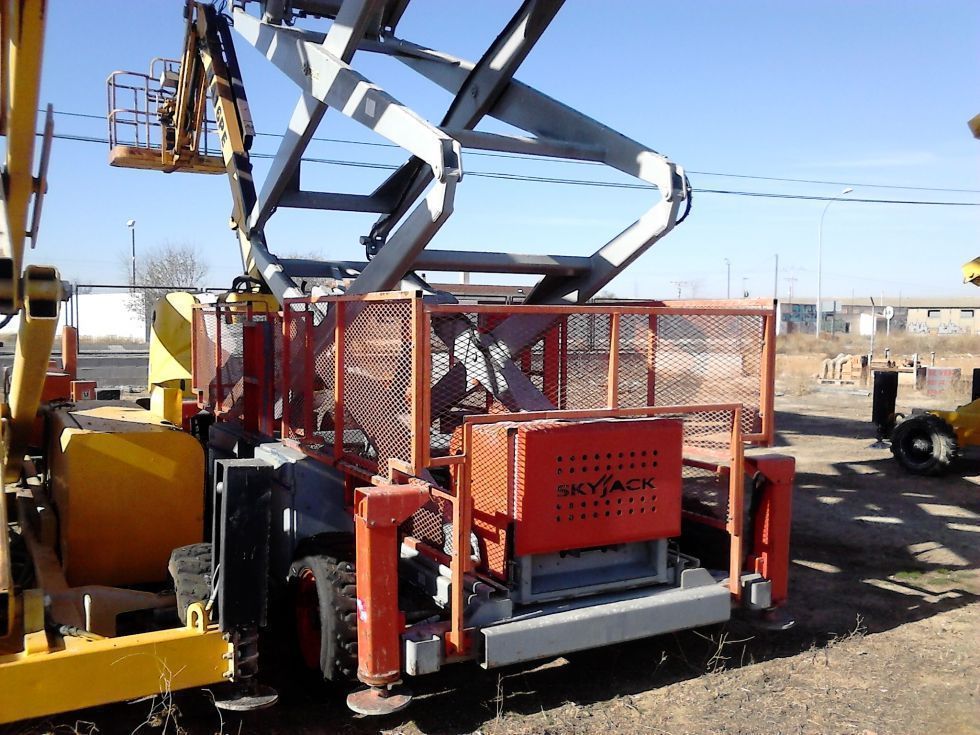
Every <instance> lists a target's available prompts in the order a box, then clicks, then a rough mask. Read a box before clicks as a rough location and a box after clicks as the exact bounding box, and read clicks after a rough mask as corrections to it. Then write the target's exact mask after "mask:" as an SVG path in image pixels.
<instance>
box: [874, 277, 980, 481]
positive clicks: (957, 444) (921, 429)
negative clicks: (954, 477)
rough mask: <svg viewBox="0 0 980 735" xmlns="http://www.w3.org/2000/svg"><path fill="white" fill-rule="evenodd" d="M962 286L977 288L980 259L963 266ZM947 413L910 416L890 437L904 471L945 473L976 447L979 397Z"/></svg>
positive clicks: (979, 441) (979, 424) (979, 443)
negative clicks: (964, 451) (962, 454)
mask: <svg viewBox="0 0 980 735" xmlns="http://www.w3.org/2000/svg"><path fill="white" fill-rule="evenodd" d="M963 281H964V283H972V284H973V285H975V286H980V258H974V259H973V260H971V261H970V262H969V263H966V264H964V265H963ZM976 390H977V387H976V386H974V395H973V400H972V401H971V402H970V403H966V404H964V405H962V406H959V407H958V408H954V409H953V410H951V411H941V410H931V411H923V412H916V413H913V414H912V416H910V417H909V418H907V419H905V420H904V421H902V422H901V423H899V424H898V425H897V426H895V429H894V431H892V434H891V443H892V454H894V455H895V459H897V460H898V462H899V464H901V465H902V466H903V467H904V468H905V469H907V470H908V471H909V472H914V473H916V474H920V475H938V474H941V473H943V472H945V471H946V469H948V467H949V465H950V464H951V463H952V462H953V460H955V459H956V457H957V456H958V455H959V452H960V449H962V448H963V447H969V446H974V447H977V446H980V396H977V394H976Z"/></svg>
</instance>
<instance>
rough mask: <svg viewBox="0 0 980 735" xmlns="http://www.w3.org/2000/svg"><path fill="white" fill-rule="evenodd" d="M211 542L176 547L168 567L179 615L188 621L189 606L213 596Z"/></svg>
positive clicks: (182, 621)
mask: <svg viewBox="0 0 980 735" xmlns="http://www.w3.org/2000/svg"><path fill="white" fill-rule="evenodd" d="M211 555H212V552H211V544H191V545H190V546H181V547H180V548H178V549H174V550H173V551H172V552H171V554H170V563H169V564H168V565H167V569H168V570H169V571H170V576H171V578H172V579H173V581H174V591H175V592H176V594H177V615H178V617H179V618H180V622H181V623H185V624H186V623H187V608H188V607H189V606H190V605H191V604H192V603H195V602H206V601H207V600H208V598H210V597H211Z"/></svg>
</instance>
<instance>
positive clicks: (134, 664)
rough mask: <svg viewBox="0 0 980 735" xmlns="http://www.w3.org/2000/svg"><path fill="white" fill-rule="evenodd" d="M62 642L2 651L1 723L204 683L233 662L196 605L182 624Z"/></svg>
mask: <svg viewBox="0 0 980 735" xmlns="http://www.w3.org/2000/svg"><path fill="white" fill-rule="evenodd" d="M60 643H61V648H59V649H58V650H54V651H51V652H49V653H36V654H27V653H24V652H21V653H18V654H13V655H8V656H2V657H0V723H8V722H16V721H17V720H23V719H27V718H29V717H43V716H46V715H52V714H55V713H58V712H67V711H70V710H75V709H82V708H84V707H94V706H96V705H100V704H108V703H110V702H119V701H123V700H127V699H134V698H136V697H143V696H148V695H151V694H162V693H166V692H170V691H176V690H178V689H188V688H191V687H199V686H207V685H208V684H214V683H218V682H222V681H225V680H226V679H228V678H229V677H230V675H231V672H232V668H233V660H232V652H233V649H232V646H231V644H230V643H228V642H226V641H225V640H224V639H223V638H222V635H221V633H220V632H219V631H218V629H217V627H216V626H214V625H212V624H211V623H210V621H209V620H208V616H207V613H206V612H205V610H204V608H203V606H202V605H200V604H199V603H196V604H194V605H192V606H191V607H190V609H189V611H188V616H187V625H186V626H185V627H183V628H173V629H170V630H162V631H155V632H152V633H141V634H138V635H131V636H122V637H119V638H104V639H101V640H94V641H92V640H85V639H81V638H66V639H63V640H62V641H61V642H60Z"/></svg>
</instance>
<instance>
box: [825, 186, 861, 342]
mask: <svg viewBox="0 0 980 735" xmlns="http://www.w3.org/2000/svg"><path fill="white" fill-rule="evenodd" d="M852 191H854V189H852V188H851V187H847V188H846V189H844V190H843V191H842V192H841V193H840V194H838V195H837V196H835V197H834V198H833V199H830V200H829V201H828V202H827V204H826V206H824V208H823V212H821V213H820V223H819V224H818V225H817V332H816V334H817V339H819V338H820V319H821V312H820V309H821V306H820V297H821V295H822V294H821V293H820V286H821V283H820V282H821V273H822V271H823V218H824V217H825V216H827V210H828V209H830V205H831V204H833V203H834V202H836V201H837V200H838V199H840V198H841V197H845V196H847V195H848V194H850V193H851V192H852Z"/></svg>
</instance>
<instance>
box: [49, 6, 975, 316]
mask: <svg viewBox="0 0 980 735" xmlns="http://www.w3.org/2000/svg"><path fill="white" fill-rule="evenodd" d="M518 4H519V3H518V2H517V1H516V0H514V2H505V1H504V0H467V1H466V2H465V3H464V2H462V0H456V1H452V0H415V2H413V4H412V7H411V9H410V10H409V12H408V13H407V14H406V16H405V18H404V20H403V22H402V24H401V25H400V26H399V35H400V36H402V37H403V38H407V39H410V40H413V41H416V42H418V43H422V44H425V45H432V46H434V47H436V48H442V49H444V50H447V51H450V52H452V53H455V54H457V55H460V56H464V57H468V58H471V59H476V58H478V57H479V55H480V53H481V52H482V50H483V49H484V48H485V47H486V45H487V44H488V43H489V41H490V40H491V39H492V37H493V36H494V35H496V33H497V32H498V31H499V29H500V28H501V27H502V26H503V24H504V22H505V21H506V19H507V18H509V16H510V14H511V13H512V12H513V10H514V9H515V8H516V7H517V5H518ZM182 5H183V3H182V1H181V2H178V1H177V0H140V2H124V1H123V0H107V1H105V2H100V3H97V4H96V3H78V2H69V0H51V2H49V20H48V30H47V38H46V55H45V60H44V77H43V84H42V90H41V99H42V103H44V102H51V103H52V104H53V105H54V106H55V109H56V110H59V111H64V112H75V113H87V114H96V115H100V114H104V113H105V79H106V76H107V75H108V74H109V72H111V71H113V70H115V69H131V70H145V69H146V68H147V66H148V63H149V60H150V58H151V57H153V56H171V57H172V56H177V55H179V53H180V50H181V41H182V34H183V21H182V18H181V7H182ZM461 8H465V13H463V12H461V10H460V9H461ZM236 40H238V41H240V42H239V43H237V49H238V51H239V57H240V60H241V63H242V67H243V76H244V80H245V85H246V89H247V91H248V96H249V102H250V104H251V107H252V114H253V117H254V119H255V123H256V128H257V129H258V130H259V131H261V132H268V133H278V132H280V131H281V130H283V129H284V128H285V125H286V122H287V120H288V118H289V115H290V113H291V111H292V108H293V105H294V103H295V100H296V98H297V95H298V90H297V88H296V87H294V85H293V84H292V83H291V82H290V81H289V80H288V79H286V78H285V77H284V76H283V75H281V74H280V73H279V72H278V70H276V69H275V68H274V67H273V66H272V65H271V64H270V63H269V62H267V61H266V60H265V59H264V58H263V57H261V56H260V55H259V54H258V53H256V52H255V51H254V50H253V49H252V48H251V47H250V46H248V44H247V43H246V42H245V41H243V40H241V39H240V38H237V37H236ZM355 66H356V67H357V68H359V69H360V70H361V71H362V72H363V73H365V74H366V75H367V76H368V77H369V78H371V79H373V80H375V81H377V82H378V83H380V84H381V85H382V86H383V87H385V88H386V89H387V90H388V91H389V92H391V93H392V94H393V95H394V96H395V97H396V98H398V99H400V100H401V101H403V102H405V103H406V104H409V105H411V106H414V107H416V109H418V110H419V111H420V112H421V113H423V114H424V115H426V116H429V117H430V118H438V117H440V116H441V114H442V112H443V111H444V109H445V106H446V105H447V104H448V102H449V98H448V96H447V95H446V94H445V93H443V92H442V91H441V90H438V89H436V88H434V87H433V86H431V85H430V84H429V83H428V82H426V81H425V80H424V79H422V78H420V77H416V76H415V75H413V74H412V73H411V72H409V71H407V70H406V69H404V68H402V67H401V65H400V64H398V63H397V62H394V61H391V60H389V59H384V58H378V57H374V56H368V55H366V54H362V55H359V56H357V57H355ZM518 77H519V78H520V79H521V80H522V81H525V82H527V83H529V84H531V85H533V86H535V87H537V88H539V89H540V90H542V91H544V92H545V93H547V94H549V95H551V96H553V97H556V98H558V99H560V100H562V101H563V102H566V103H567V104H570V105H571V106H573V107H576V108H578V109H580V110H581V111H583V112H585V113H586V114H589V115H591V116H593V117H595V118H597V119H598V120H600V121H601V122H604V123H606V124H608V125H610V126H612V127H613V128H616V129H618V130H620V131H621V132H623V133H624V134H626V135H629V136H630V137H632V138H635V139H636V140H638V141H640V142H641V143H644V144H645V145H648V146H650V147H651V148H653V149H655V150H657V151H659V152H661V153H664V154H666V155H668V156H669V157H670V158H671V159H672V160H674V161H675V162H677V163H678V164H680V165H682V166H684V167H685V168H686V169H688V170H689V171H690V178H691V181H692V184H693V186H695V187H696V188H711V189H739V190H745V191H761V192H777V193H788V194H806V195H830V196H832V195H835V194H837V193H839V192H840V191H841V190H842V189H843V188H844V186H853V187H854V189H855V191H854V193H853V194H851V195H850V196H851V197H865V198H887V199H923V200H942V201H964V202H980V165H978V164H980V141H977V140H974V139H973V138H972V137H971V135H970V132H969V130H968V128H967V125H966V122H967V120H968V119H969V118H970V117H972V116H973V115H975V114H977V113H978V112H980V3H978V2H976V1H975V0H960V1H957V0H948V1H943V2H926V1H925V0H922V1H921V2H896V1H895V0H880V1H872V0H867V1H864V2H858V1H856V0H855V1H853V2H843V1H841V2H834V1H831V0H825V1H823V2H816V1H810V2H775V1H770V2H754V3H734V2H708V1H706V2H698V3H666V2H653V1H650V2H639V1H629V0H604V1H603V2H599V1H598V0H568V2H567V3H566V6H565V7H564V8H563V10H562V11H561V12H560V13H559V15H558V18H557V19H556V20H555V22H554V23H553V24H552V26H551V27H550V28H549V29H548V31H547V32H546V34H545V36H544V37H543V38H542V40H541V41H540V42H539V43H538V45H537V47H536V48H535V49H534V51H533V52H532V54H531V56H530V57H529V58H528V60H527V61H526V62H525V64H524V66H523V67H522V69H521V72H520V73H519V74H518ZM56 126H57V127H56V132H58V133H63V134H76V135H91V136H103V137H104V135H105V123H104V122H100V121H97V120H90V119H84V118H77V117H68V116H63V115H62V116H58V117H57V118H56ZM490 129H499V127H498V128H493V127H491V128H490ZM318 135H320V136H324V137H335V138H343V139H351V140H358V141H364V142H375V141H380V139H379V138H376V137H374V136H373V134H372V133H371V132H370V131H366V130H363V129H361V128H360V127H359V126H357V125H356V124H355V123H351V122H350V121H348V120H346V119H345V118H343V116H341V115H340V114H339V113H336V112H330V113H328V115H327V117H326V118H325V120H324V122H323V124H322V125H321V127H320V131H319V133H318ZM277 143H278V140H277V139H276V138H275V137H268V136H263V137H259V138H258V139H257V141H256V144H255V146H254V148H253V150H255V151H260V152H274V151H275V148H276V145H277ZM107 153H108V151H107V147H106V146H103V145H97V144H93V143H82V142H74V141H66V140H57V141H55V144H54V151H53V159H52V164H51V169H50V173H49V180H50V183H49V186H50V188H49V193H48V197H47V199H46V201H45V210H44V215H45V217H44V221H43V224H42V231H41V237H40V241H39V247H38V249H37V250H35V251H34V252H33V253H32V254H31V256H30V257H31V260H32V261H33V262H37V263H53V264H55V265H58V266H60V267H61V269H62V273H63V275H64V277H67V278H71V279H73V280H78V281H82V282H112V283H118V282H123V281H124V278H125V276H124V272H125V271H124V270H123V268H124V266H123V265H122V261H123V259H124V258H125V257H126V255H127V254H128V252H129V232H128V231H127V229H126V220H128V219H130V218H133V219H136V220H137V248H138V250H140V251H144V250H147V249H151V248H153V247H155V246H158V245H159V244H161V243H163V242H166V241H170V242H176V243H187V244H191V245H193V246H194V247H196V248H197V249H198V251H199V252H200V253H201V255H202V256H203V258H204V259H205V260H206V261H207V262H208V264H209V265H210V277H209V282H210V283H212V284H214V285H223V284H226V283H228V282H230V280H231V278H232V277H233V276H234V275H236V274H237V273H238V272H239V271H240V267H241V264H240V260H239V255H238V250H237V244H236V241H235V239H234V237H233V235H232V234H231V233H230V231H229V230H228V228H227V221H228V214H229V212H230V206H231V203H230V197H229V191H228V186H227V183H226V181H225V179H224V178H223V176H193V175H188V174H172V175H164V174H160V173H156V172H146V171H134V170H123V169H113V168H110V167H109V166H108V164H107ZM309 155H312V156H318V157H329V158H334V159H346V160H358V161H370V162H378V163H389V164H390V163H397V162H398V161H399V156H398V154H397V151H394V150H390V149H386V148H378V147H368V146H357V145H350V144H330V143H314V145H313V146H311V148H310V150H309ZM463 163H464V170H470V171H501V172H510V173H519V174H532V175H539V176H560V177H568V178H579V179H603V180H610V181H623V180H625V179H624V178H623V177H620V176H619V175H618V174H616V173H615V172H609V171H606V170H604V169H603V168H601V167H597V166H593V165H581V164H570V163H555V162H542V161H537V160H533V161H528V160H513V159H501V158H492V157H485V156H479V155H473V154H472V153H471V154H469V155H467V154H466V153H465V152H464V161H463ZM255 168H256V174H257V178H258V180H259V181H261V180H262V179H263V177H264V175H265V171H266V168H267V162H265V161H256V162H255ZM695 171H697V172H702V173H694V172H695ZM707 172H711V173H707ZM715 173H732V174H751V175H760V176H775V177H790V178H802V179H815V180H826V181H833V182H843V183H839V184H837V183H828V184H794V183H786V182H776V181H764V180H753V179H733V178H726V177H719V176H717V175H714V174H715ZM384 174H385V172H383V171H372V170H364V169H354V168H349V167H338V166H326V165H317V164H307V165H306V166H305V167H304V173H303V175H304V186H306V187H311V188H312V187H313V186H320V187H322V188H324V189H333V190H336V191H352V192H366V191H369V190H370V189H371V188H373V186H374V185H376V184H377V183H378V182H380V181H381V180H382V178H383V176H384ZM866 184H884V185H899V186H916V187H939V188H953V189H969V190H974V191H972V192H940V191H915V190H905V189H880V188H871V187H869V186H866ZM653 196H655V194H654V193H653V192H644V191H629V190H620V189H603V188H594V187H579V186H560V185H546V184H540V183H530V182H511V181H507V182H504V181H499V180H492V179H486V178H478V177H469V178H466V177H465V176H464V180H463V182H462V184H461V186H460V187H459V190H458V193H457V201H456V211H455V214H454V215H453V217H452V218H451V219H450V221H449V223H448V224H447V225H446V226H445V227H444V228H443V230H442V231H441V232H440V233H439V235H438V236H437V238H436V240H435V242H434V243H433V245H432V247H438V248H459V249H467V250H512V251H519V252H531V253H568V254H588V253H591V252H592V251H594V250H595V249H596V248H598V247H599V246H600V245H601V244H602V243H603V242H605V241H606V240H607V239H609V238H610V237H611V236H613V235H615V234H616V233H617V232H619V231H620V230H621V229H622V228H623V227H625V226H626V225H628V224H629V223H630V222H632V221H633V219H635V217H636V216H637V215H639V214H640V213H642V212H643V211H644V210H645V209H646V208H648V207H649V206H650V204H651V203H652V201H653ZM823 206H824V203H823V202H817V201H799V200H779V199H757V198H749V197H738V196H724V195H718V194H707V193H705V194H701V195H696V197H695V201H694V208H693V211H692V213H691V215H690V217H689V218H688V220H687V221H686V222H684V223H683V224H682V225H680V226H679V227H678V228H677V229H676V230H675V231H674V232H673V233H671V234H670V235H668V236H667V237H666V238H664V239H663V240H662V241H661V242H660V243H659V244H657V245H655V246H654V247H653V248H652V249H651V250H650V251H649V252H648V253H647V254H645V255H644V256H643V257H642V258H641V259H640V260H639V261H637V262H636V263H635V264H634V265H633V266H632V267H631V268H629V269H628V270H627V271H626V272H625V273H624V274H622V275H621V276H620V277H619V278H618V279H617V280H616V281H615V282H614V283H613V284H612V286H611V290H613V291H614V292H615V293H616V294H617V295H619V296H626V297H634V296H636V297H670V296H674V295H676V293H677V290H676V287H675V285H674V282H683V283H684V285H683V286H682V290H683V293H684V295H685V296H689V295H695V296H697V297H704V298H710V297H719V296H724V295H725V289H726V280H725V279H726V276H725V272H726V271H725V264H724V259H725V258H728V259H729V260H730V261H731V263H732V266H731V283H732V293H733V295H734V294H736V293H738V292H740V291H741V289H742V286H743V283H744V285H745V287H746V288H747V289H748V290H749V292H750V293H751V295H753V296H766V295H771V294H772V293H773V285H774V284H773V281H774V267H773V266H774V256H775V255H776V254H778V256H779V266H780V279H779V296H780V298H783V299H785V298H787V297H788V295H789V291H790V288H791V287H792V288H793V290H794V296H796V297H800V296H812V295H813V294H814V293H815V283H816V275H815V274H816V243H817V223H818V220H819V218H820V212H821V210H822V208H823ZM372 222H373V215H354V214H339V213H328V212H321V213H301V212H295V211H282V212H280V213H277V214H276V215H275V216H274V217H273V218H272V220H271V221H270V224H269V226H268V229H267V233H268V237H269V241H270V245H271V246H272V248H273V250H276V251H279V252H282V253H317V254H320V255H322V256H323V257H326V258H344V259H360V258H361V257H362V250H361V247H360V246H359V245H358V236H359V235H361V234H364V233H365V232H366V231H367V229H368V228H369V227H370V225H371V223H372ZM823 247H824V270H823V272H824V286H823V293H824V295H825V297H827V298H830V297H832V296H840V297H845V298H850V297H851V295H852V294H854V296H856V297H858V298H862V297H867V296H871V295H873V296H875V298H876V301H877V300H878V297H879V296H881V295H884V296H885V298H886V300H887V301H889V302H895V301H896V300H897V298H898V296H899V294H900V293H901V294H902V295H903V296H974V295H975V289H973V290H972V291H971V290H970V287H967V286H963V285H961V284H960V283H959V266H960V265H961V264H962V263H963V262H965V261H967V260H969V259H970V258H972V257H974V256H976V255H977V254H980V207H925V206H913V205H884V204H864V203H848V202H839V203H834V204H833V205H832V206H831V208H830V210H829V212H828V214H827V217H826V220H825V226H824V239H823ZM494 278H495V277H493V276H487V277H484V278H482V280H483V281H487V280H493V279H494ZM793 279H795V280H793ZM434 280H435V279H434Z"/></svg>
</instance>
